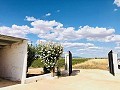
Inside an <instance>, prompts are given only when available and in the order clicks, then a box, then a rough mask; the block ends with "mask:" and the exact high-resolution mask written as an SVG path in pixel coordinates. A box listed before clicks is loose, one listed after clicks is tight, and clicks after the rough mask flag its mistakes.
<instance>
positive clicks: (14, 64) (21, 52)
mask: <svg viewBox="0 0 120 90" xmlns="http://www.w3.org/2000/svg"><path fill="white" fill-rule="evenodd" d="M26 67H27V41H26V40H24V41H22V42H19V43H15V44H12V45H11V46H6V47H4V48H3V49H0V77H2V78H6V79H10V80H13V81H21V83H24V80H25V78H26Z"/></svg>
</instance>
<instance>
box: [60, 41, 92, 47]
mask: <svg viewBox="0 0 120 90" xmlns="http://www.w3.org/2000/svg"><path fill="white" fill-rule="evenodd" d="M62 45H63V46H65V47H69V48H74V47H75V48H76V47H78V48H85V47H94V44H92V43H71V42H65V43H62Z"/></svg>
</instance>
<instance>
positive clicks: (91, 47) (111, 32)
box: [0, 0, 120, 57]
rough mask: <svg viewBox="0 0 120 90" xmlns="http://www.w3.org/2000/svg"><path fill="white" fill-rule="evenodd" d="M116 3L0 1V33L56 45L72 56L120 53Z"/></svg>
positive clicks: (114, 0) (105, 0) (119, 4)
mask: <svg viewBox="0 0 120 90" xmlns="http://www.w3.org/2000/svg"><path fill="white" fill-rule="evenodd" d="M119 24H120V0H36V1H34V0H17V1H16V0H0V34H5V35H10V36H16V37H22V38H28V40H29V41H32V42H33V43H34V44H36V43H38V42H39V41H40V40H41V41H44V42H47V41H55V42H60V43H61V44H62V45H63V46H64V51H65V52H66V51H69V50H70V51H71V52H72V53H73V56H80V57H107V53H108V52H109V51H110V50H111V49H112V50H114V51H115V52H119V51H120V44H119V43H120V30H119V29H120V25H119Z"/></svg>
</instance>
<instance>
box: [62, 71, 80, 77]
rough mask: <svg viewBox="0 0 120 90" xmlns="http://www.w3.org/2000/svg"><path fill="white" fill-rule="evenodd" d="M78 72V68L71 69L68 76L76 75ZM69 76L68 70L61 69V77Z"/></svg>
mask: <svg viewBox="0 0 120 90" xmlns="http://www.w3.org/2000/svg"><path fill="white" fill-rule="evenodd" d="M78 73H80V70H73V71H72V73H71V75H70V76H76V75H77V74H78ZM67 76H69V74H68V72H67V71H66V70H64V71H62V76H61V77H67Z"/></svg>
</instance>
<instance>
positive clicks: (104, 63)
mask: <svg viewBox="0 0 120 90" xmlns="http://www.w3.org/2000/svg"><path fill="white" fill-rule="evenodd" d="M73 68H76V69H102V70H108V59H91V60H88V61H86V62H84V63H81V64H76V65H74V66H73Z"/></svg>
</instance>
